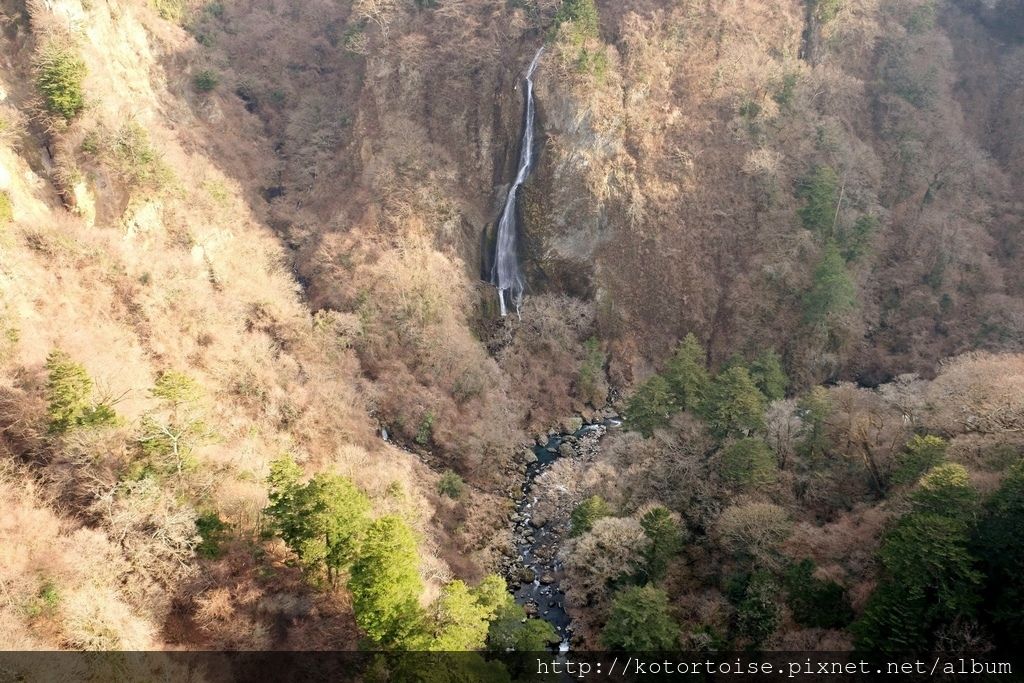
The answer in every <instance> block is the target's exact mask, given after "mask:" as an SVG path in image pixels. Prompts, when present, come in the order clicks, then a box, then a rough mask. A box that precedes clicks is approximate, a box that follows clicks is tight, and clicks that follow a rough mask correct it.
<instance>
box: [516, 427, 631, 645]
mask: <svg viewBox="0 0 1024 683" xmlns="http://www.w3.org/2000/svg"><path fill="white" fill-rule="evenodd" d="M620 425H621V421H620V420H619V419H618V418H617V417H616V416H608V417H605V418H603V419H601V420H599V421H597V422H594V423H591V424H583V425H581V426H579V427H578V428H577V429H576V430H575V431H572V432H566V433H552V434H549V435H548V436H547V439H546V441H543V439H538V442H541V441H543V443H538V444H537V445H535V446H534V447H533V449H532V454H530V455H528V456H527V466H526V474H525V477H524V480H523V484H522V487H521V490H522V496H521V497H520V498H519V500H518V502H517V504H516V511H515V513H514V514H513V515H512V524H513V534H514V543H515V554H514V556H510V557H508V558H507V560H506V563H505V566H504V573H505V576H506V578H507V579H508V583H509V588H510V590H511V591H512V592H513V594H514V595H515V599H516V602H517V603H518V604H520V605H522V606H523V607H524V608H525V610H526V613H527V615H528V616H529V617H530V618H536V619H543V620H545V621H547V622H548V623H550V624H551V625H552V626H553V627H554V628H555V632H556V633H557V634H558V638H559V640H560V645H559V650H560V651H561V652H566V651H568V649H569V645H570V642H571V640H572V633H573V629H572V619H571V618H570V616H569V614H568V612H567V611H566V606H565V592H564V590H563V588H562V585H561V583H562V578H563V567H562V560H561V557H560V553H559V551H560V550H561V546H562V541H563V539H564V538H566V537H568V534H569V531H570V515H571V513H572V507H573V505H574V504H575V503H576V502H578V501H572V500H571V498H570V497H567V496H564V495H552V494H553V493H554V494H557V493H565V490H564V487H563V486H560V485H556V488H555V490H554V491H552V490H551V489H550V487H547V486H543V485H542V484H543V481H542V479H543V477H544V475H545V474H546V473H547V472H549V471H550V470H551V468H552V467H553V466H554V464H555V463H556V462H558V461H559V460H560V459H562V458H574V459H578V460H581V461H583V462H588V461H590V460H592V459H593V458H594V456H595V455H596V454H597V451H598V448H599V446H600V441H601V438H602V437H603V436H604V435H605V433H606V432H607V430H608V429H614V428H617V427H619V426H620ZM559 489H560V490H559Z"/></svg>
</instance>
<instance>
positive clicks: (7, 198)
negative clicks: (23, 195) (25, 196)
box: [0, 190, 14, 225]
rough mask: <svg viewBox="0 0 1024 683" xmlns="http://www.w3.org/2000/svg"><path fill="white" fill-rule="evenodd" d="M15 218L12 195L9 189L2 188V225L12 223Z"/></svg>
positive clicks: (0, 206)
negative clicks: (8, 191)
mask: <svg viewBox="0 0 1024 683" xmlns="http://www.w3.org/2000/svg"><path fill="white" fill-rule="evenodd" d="M12 220H14V206H13V205H12V204H11V195H10V194H8V193H7V190H0V225H2V224H4V223H10V222H11V221H12Z"/></svg>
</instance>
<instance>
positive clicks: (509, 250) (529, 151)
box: [491, 47, 544, 316]
mask: <svg viewBox="0 0 1024 683" xmlns="http://www.w3.org/2000/svg"><path fill="white" fill-rule="evenodd" d="M543 52H544V48H543V47H541V48H540V49H539V50H537V54H536V55H535V56H534V58H533V61H532V62H530V66H529V68H528V69H527V70H526V79H525V80H526V121H525V123H524V124H523V139H522V141H521V142H520V151H519V171H518V172H517V173H516V179H515V182H513V183H512V187H511V188H509V191H508V197H506V198H505V206H504V208H503V209H502V211H501V219H500V220H499V221H498V236H497V241H496V244H495V247H494V264H493V266H492V267H491V284H493V285H494V286H495V287H497V288H498V301H499V302H500V303H501V315H502V316H506V315H508V309H507V304H506V302H505V293H506V292H508V294H509V296H510V297H511V299H512V301H511V303H512V305H513V306H515V308H516V314H518V313H519V308H520V306H522V303H523V292H524V291H525V289H526V282H525V281H524V280H523V272H522V271H521V270H520V269H519V252H518V245H517V239H516V237H517V236H516V230H517V227H518V226H517V225H516V199H517V197H518V195H519V188H520V186H522V184H523V183H524V182H525V181H526V179H527V178H528V177H529V175H530V171H531V170H533V130H534V120H535V118H536V110H535V107H534V101H533V72H534V71H536V70H537V63H538V62H539V61H540V56H541V54H542V53H543Z"/></svg>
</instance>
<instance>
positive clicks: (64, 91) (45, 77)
mask: <svg viewBox="0 0 1024 683" xmlns="http://www.w3.org/2000/svg"><path fill="white" fill-rule="evenodd" d="M86 73H87V70H86V67H85V62H84V61H83V60H82V58H81V57H80V56H79V55H78V53H77V51H76V49H75V47H74V45H73V44H72V43H71V41H70V40H68V39H62V38H53V39H51V40H49V41H47V42H46V43H45V44H44V45H43V47H42V49H41V50H40V51H39V53H38V54H37V55H36V59H35V74H36V87H37V88H38V89H39V92H40V93H41V94H42V96H43V101H44V103H45V105H46V108H47V109H48V110H49V111H50V112H51V113H53V114H56V115H58V116H61V117H63V118H64V119H65V120H68V121H70V120H71V119H73V118H75V117H76V116H78V114H79V113H81V111H82V110H83V109H84V108H85V90H84V88H83V83H84V82H85V76H86Z"/></svg>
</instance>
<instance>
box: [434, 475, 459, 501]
mask: <svg viewBox="0 0 1024 683" xmlns="http://www.w3.org/2000/svg"><path fill="white" fill-rule="evenodd" d="M465 489H466V484H465V482H463V481H462V477H460V476H459V475H458V474H456V473H455V472H452V471H451V470H445V471H444V473H443V474H442V475H441V480H440V481H439V482H438V483H437V491H438V493H440V494H441V495H442V496H448V497H449V498H451V499H452V500H458V499H459V498H462V494H463V493H464V492H465Z"/></svg>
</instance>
